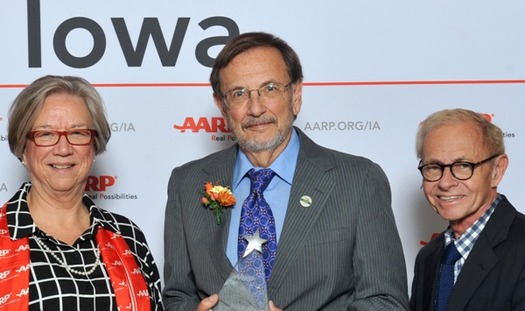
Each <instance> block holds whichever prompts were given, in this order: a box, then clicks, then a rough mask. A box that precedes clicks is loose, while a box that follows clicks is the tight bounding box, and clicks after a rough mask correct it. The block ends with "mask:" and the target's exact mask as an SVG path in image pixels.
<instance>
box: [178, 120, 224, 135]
mask: <svg viewBox="0 0 525 311" xmlns="http://www.w3.org/2000/svg"><path fill="white" fill-rule="evenodd" d="M173 128H174V129H176V130H179V131H180V132H181V133H185V132H186V131H187V130H190V131H192V132H193V133H197V132H200V131H201V130H202V131H205V132H206V133H217V132H223V133H229V132H230V130H228V128H227V126H226V121H225V120H224V118H223V117H210V118H208V117H200V118H194V117H186V119H184V122H183V123H182V125H177V124H174V125H173Z"/></svg>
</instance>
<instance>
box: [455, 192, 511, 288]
mask: <svg viewBox="0 0 525 311" xmlns="http://www.w3.org/2000/svg"><path fill="white" fill-rule="evenodd" d="M500 200H501V195H500V194H498V195H497V196H496V199H495V200H494V202H492V204H491V205H490V207H489V209H488V210H487V211H486V212H485V213H484V214H483V215H482V216H481V217H480V218H479V219H478V220H476V222H475V223H474V224H472V226H470V228H468V229H467V231H465V233H463V234H462V235H461V236H460V237H459V239H457V240H456V239H454V232H452V230H451V229H450V227H449V228H448V229H447V231H445V247H447V245H449V244H450V243H456V248H457V249H458V252H459V253H460V254H461V258H460V259H458V261H456V264H455V265H454V284H455V283H456V280H457V278H458V275H459V273H460V272H461V269H462V268H463V265H464V264H465V260H467V257H468V255H469V254H470V251H471V250H472V248H473V247H474V244H475V243H476V240H477V239H478V237H479V235H480V234H481V231H483V228H485V225H486V224H487V222H488V221H489V219H490V216H491V215H492V213H493V212H494V210H495V209H496V206H498V204H499V201H500Z"/></svg>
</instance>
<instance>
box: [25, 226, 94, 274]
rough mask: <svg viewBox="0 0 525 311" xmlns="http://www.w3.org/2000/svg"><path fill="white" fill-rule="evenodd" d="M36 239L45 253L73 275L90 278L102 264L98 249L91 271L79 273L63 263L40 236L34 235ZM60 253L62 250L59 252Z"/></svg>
mask: <svg viewBox="0 0 525 311" xmlns="http://www.w3.org/2000/svg"><path fill="white" fill-rule="evenodd" d="M34 237H35V241H36V243H37V244H38V245H40V247H42V248H43V249H44V251H46V252H48V253H49V254H51V256H53V258H55V260H56V261H57V262H58V263H59V264H60V265H61V266H62V267H63V268H64V269H66V270H67V271H69V272H71V273H74V274H77V275H83V276H89V275H91V274H92V273H93V272H95V270H96V269H97V267H98V265H99V264H100V250H99V249H98V247H97V249H96V250H95V256H96V260H95V263H94V264H93V267H91V269H89V270H88V271H78V270H75V269H73V268H71V267H70V266H68V265H66V263H65V262H64V261H62V259H60V257H58V256H57V255H56V254H55V252H53V251H52V250H51V249H50V248H49V247H48V246H47V245H46V244H45V243H44V242H43V241H42V240H41V239H40V238H39V237H38V236H36V235H34ZM59 252H60V250H59Z"/></svg>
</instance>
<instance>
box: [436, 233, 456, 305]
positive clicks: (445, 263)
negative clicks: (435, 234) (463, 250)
mask: <svg viewBox="0 0 525 311" xmlns="http://www.w3.org/2000/svg"><path fill="white" fill-rule="evenodd" d="M459 258H461V254H460V253H459V252H458V249H457V248H456V245H454V242H452V243H450V244H449V245H447V247H446V248H445V253H444V254H443V259H442V261H441V271H440V274H439V287H438V292H437V299H436V311H443V310H445V308H446V307H447V304H448V300H449V298H450V293H451V292H452V288H453V287H454V264H455V263H456V261H457V260H458V259H459Z"/></svg>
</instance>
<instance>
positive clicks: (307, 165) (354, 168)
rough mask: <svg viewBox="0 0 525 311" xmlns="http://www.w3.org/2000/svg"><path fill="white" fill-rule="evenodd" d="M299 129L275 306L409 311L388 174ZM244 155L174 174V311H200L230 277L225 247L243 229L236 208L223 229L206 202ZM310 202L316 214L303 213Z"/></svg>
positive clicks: (169, 260)
mask: <svg viewBox="0 0 525 311" xmlns="http://www.w3.org/2000/svg"><path fill="white" fill-rule="evenodd" d="M296 131H297V132H298V133H299V139H300V151H299V157H298V162H297V168H296V170H295V175H294V179H293V184H292V189H291V194H290V200H289V202H288V210H287V213H286V217H285V221H284V226H283V229H282V233H281V236H280V237H279V249H278V252H277V258H276V263H275V266H274V268H273V272H272V278H271V280H270V281H269V284H268V296H269V299H271V300H273V301H274V302H275V305H276V306H278V307H279V308H282V309H285V310H300V311H304V310H337V311H341V310H371V311H378V310H388V311H394V310H407V309H408V290H407V276H406V268H405V261H404V257H403V251H402V246H401V242H400V239H399V235H398V232H397V228H396V224H395V219H394V215H393V212H392V209H391V194H390V186H389V184H388V180H387V178H386V176H385V174H384V172H383V171H382V170H381V168H380V167H379V166H378V165H377V164H375V163H373V162H371V161H370V160H368V159H365V158H362V157H356V156H352V155H348V154H344V153H340V152H337V151H334V150H329V149H326V148H323V147H320V146H318V145H316V144H315V143H314V142H313V141H311V140H310V139H309V138H308V137H307V136H306V135H305V134H304V133H302V132H301V131H300V130H299V129H296ZM237 148H238V147H237V146H233V147H231V148H228V149H226V150H222V151H219V152H217V153H214V154H211V155H209V156H207V157H205V158H203V159H200V160H197V161H193V162H190V163H187V164H185V165H183V166H180V167H178V168H175V169H174V170H173V172H172V175H171V178H170V181H169V186H168V202H167V206H166V218H165V237H164V239H165V269H164V274H165V288H164V292H163V298H164V304H165V307H166V309H167V310H192V311H193V310H195V307H196V305H197V304H198V303H199V301H200V300H201V299H202V298H205V297H207V296H209V295H211V294H213V293H217V292H219V290H220V289H221V287H222V286H223V284H224V282H225V281H226V279H227V278H228V276H229V275H230V273H231V272H232V269H233V266H232V265H231V263H230V261H229V260H228V258H227V257H226V252H225V249H226V240H227V235H228V230H230V229H231V230H237V228H229V223H230V217H231V215H230V214H231V212H230V209H228V208H227V209H225V212H224V214H223V223H222V224H221V225H217V224H216V223H215V219H214V217H213V213H212V212H211V211H210V210H208V209H206V208H204V207H203V205H202V203H201V197H202V189H203V185H204V182H208V181H212V182H216V181H220V184H221V185H223V186H226V185H231V183H232V174H233V165H234V162H235V157H236V154H237ZM303 195H309V196H310V197H311V198H312V200H313V203H312V205H311V206H309V207H302V206H301V205H300V203H299V200H300V198H301V196H303ZM242 201H244V198H238V202H239V203H238V204H237V206H236V207H235V208H240V205H241V204H242Z"/></svg>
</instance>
